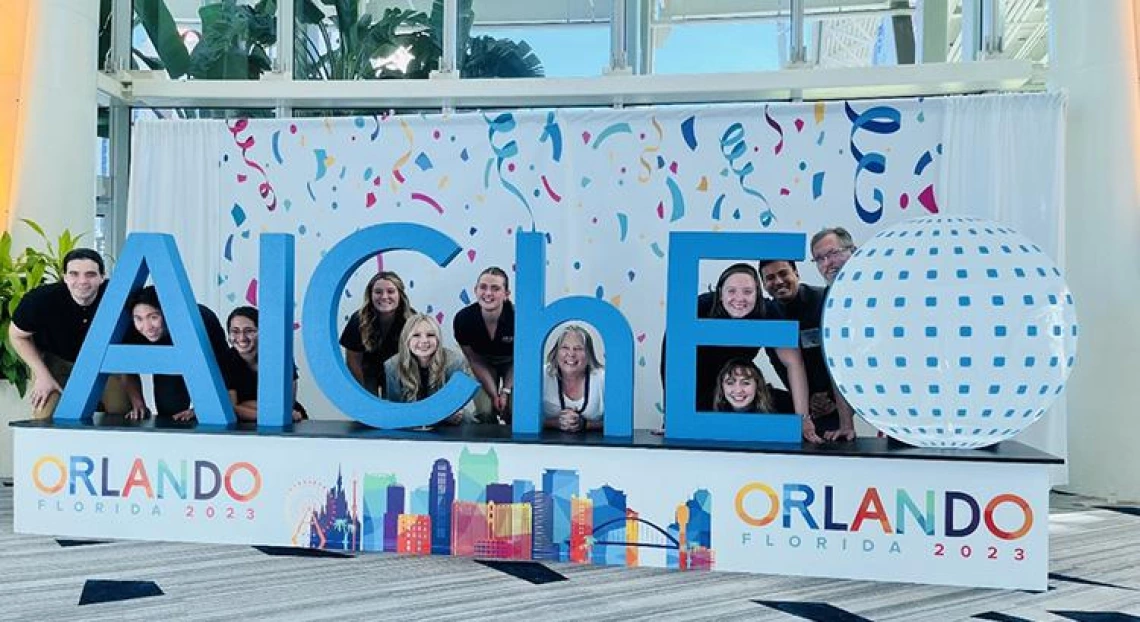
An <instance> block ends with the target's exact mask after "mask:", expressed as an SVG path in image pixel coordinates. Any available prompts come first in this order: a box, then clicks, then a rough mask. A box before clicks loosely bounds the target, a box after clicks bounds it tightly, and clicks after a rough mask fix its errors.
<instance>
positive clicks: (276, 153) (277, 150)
mask: <svg viewBox="0 0 1140 622" xmlns="http://www.w3.org/2000/svg"><path fill="white" fill-rule="evenodd" d="M273 159H274V160H277V163H278V164H284V163H285V160H283V159H281V130H277V131H276V132H273Z"/></svg>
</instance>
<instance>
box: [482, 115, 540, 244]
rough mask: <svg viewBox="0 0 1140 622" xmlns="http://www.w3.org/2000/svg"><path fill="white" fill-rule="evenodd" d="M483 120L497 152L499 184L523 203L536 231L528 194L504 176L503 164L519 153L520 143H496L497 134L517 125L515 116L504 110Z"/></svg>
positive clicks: (507, 131) (488, 137)
mask: <svg viewBox="0 0 1140 622" xmlns="http://www.w3.org/2000/svg"><path fill="white" fill-rule="evenodd" d="M483 120H485V121H486V122H487V142H488V143H490V145H491V151H492V152H494V154H495V172H496V173H498V175H499V185H501V186H502V187H503V189H504V190H506V191H507V192H509V193H510V194H512V195H514V197H515V198H516V199H518V200H519V203H522V204H523V207H525V208H526V213H527V214H528V215H529V216H530V230H531V231H534V230H535V229H536V226H537V225H536V223H535V219H534V210H532V209H531V207H530V203H529V202H528V201H527V200H526V196H524V195H523V193H522V191H520V190H519V188H518V186H516V185H514V184H513V183H511V182H510V181H509V180H508V179H507V178H506V177H504V176H503V164H505V163H506V161H507V160H509V159H511V158H513V157H515V156H517V155H518V154H519V145H518V143H517V142H515V141H513V140H510V141H507V142H506V143H505V144H503V145H498V144H496V143H495V135H496V134H509V133H510V132H513V131H514V129H515V126H516V123H515V117H514V115H513V114H511V113H509V112H504V113H503V114H500V115H499V116H497V117H495V118H494V119H490V118H488V117H487V116H486V115H483Z"/></svg>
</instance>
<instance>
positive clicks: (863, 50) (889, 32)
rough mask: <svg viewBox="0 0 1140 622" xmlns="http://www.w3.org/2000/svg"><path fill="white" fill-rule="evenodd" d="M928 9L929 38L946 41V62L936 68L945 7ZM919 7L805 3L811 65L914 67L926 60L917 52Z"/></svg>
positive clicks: (878, 1) (883, 1) (878, 0)
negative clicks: (938, 63) (922, 59)
mask: <svg viewBox="0 0 1140 622" xmlns="http://www.w3.org/2000/svg"><path fill="white" fill-rule="evenodd" d="M926 4H927V5H928V6H929V8H930V10H929V11H928V12H927V15H926V16H925V17H927V18H928V20H927V25H928V26H930V30H929V34H930V36H931V37H935V38H938V39H940V40H941V41H942V43H941V48H940V49H941V50H942V53H941V59H939V60H933V61H931V62H944V61H945V56H946V51H945V50H946V45H947V44H946V37H947V26H948V20H947V14H946V3H945V2H943V3H941V4H939V3H937V2H931V3H926ZM914 5H915V2H914V1H913V0H910V1H907V0H902V1H899V0H863V1H861V2H854V3H848V4H846V5H844V6H836V5H835V2H833V1H831V0H805V5H804V23H805V29H806V33H805V38H806V41H807V46H808V60H809V61H810V62H812V63H813V64H816V65H819V66H821V67H866V66H871V65H910V64H914V63H915V62H917V61H918V60H919V59H921V58H922V57H921V50H918V49H916V40H917V41H918V42H919V43H921V36H920V37H918V38H916V29H920V28H921V23H922V17H923V16H920V15H918V14H917V13H916V11H915V6H914ZM939 7H941V11H939V10H938V9H939ZM918 34H919V35H921V31H919V32H918Z"/></svg>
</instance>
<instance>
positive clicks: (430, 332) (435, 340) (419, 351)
mask: <svg viewBox="0 0 1140 622" xmlns="http://www.w3.org/2000/svg"><path fill="white" fill-rule="evenodd" d="M407 345H408V352H411V354H412V356H414V357H415V358H416V360H418V361H419V362H420V364H421V365H424V366H426V365H427V364H428V361H430V360H431V357H433V356H435V353H436V352H437V351H438V350H439V331H438V330H437V329H436V328H435V327H434V326H432V325H431V324H429V323H428V322H422V321H421V322H416V325H415V326H413V327H412V330H411V332H410V333H409V334H408V344H407Z"/></svg>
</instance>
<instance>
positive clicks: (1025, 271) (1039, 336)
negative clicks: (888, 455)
mask: <svg viewBox="0 0 1140 622" xmlns="http://www.w3.org/2000/svg"><path fill="white" fill-rule="evenodd" d="M823 348H824V356H825V360H826V361H827V365H828V367H829V368H830V369H831V373H832V378H833V379H834V380H835V383H836V386H837V388H838V389H839V390H840V392H841V393H842V394H843V396H844V397H845V398H846V399H847V401H848V402H850V403H851V405H852V407H853V408H854V409H855V411H856V412H857V413H858V414H859V415H860V416H861V417H863V418H864V419H865V420H866V421H868V422H869V423H870V424H872V425H874V426H875V427H877V428H878V429H880V430H882V431H883V432H885V433H886V434H888V435H890V436H891V437H894V438H897V439H899V440H902V441H904V442H907V443H911V444H914V445H918V446H924V447H959V448H973V447H984V446H987V445H991V444H994V443H997V442H999V441H1002V440H1005V439H1009V438H1012V437H1013V436H1015V435H1016V434H1018V433H1019V432H1020V431H1021V430H1023V429H1025V428H1026V427H1028V426H1029V425H1030V424H1032V423H1033V422H1035V421H1037V419H1038V418H1040V417H1041V415H1042V414H1044V413H1045V411H1046V410H1047V409H1048V408H1049V406H1050V405H1051V404H1052V402H1053V401H1054V400H1055V399H1056V398H1057V397H1058V396H1059V395H1060V394H1061V392H1062V391H1063V390H1064V386H1065V380H1066V379H1067V378H1068V376H1069V372H1070V371H1071V370H1072V367H1073V364H1074V362H1075V356H1076V351H1077V322H1076V310H1075V307H1074V304H1073V297H1072V295H1071V294H1070V292H1069V289H1068V287H1067V286H1066V284H1065V281H1064V278H1063V277H1062V276H1061V272H1060V271H1059V270H1058V269H1057V267H1056V265H1055V264H1054V263H1053V261H1052V260H1051V259H1050V258H1049V257H1048V256H1047V255H1046V254H1045V253H1043V252H1042V251H1041V249H1040V248H1039V247H1037V246H1036V245H1035V244H1033V243H1032V242H1031V241H1029V240H1028V239H1026V238H1024V237H1023V236H1021V235H1020V234H1018V233H1016V232H1015V231H1013V230H1012V229H1010V228H1009V227H1006V226H1004V225H1000V224H997V223H994V222H991V221H986V220H981V219H976V218H968V217H946V216H937V217H927V218H919V219H915V220H910V221H907V222H904V223H901V224H899V225H896V226H894V227H892V228H890V229H887V230H885V231H883V232H881V233H879V234H878V235H877V236H875V237H874V238H872V239H871V240H869V241H868V243H867V244H865V245H863V246H861V247H860V248H859V249H858V250H857V251H856V252H855V253H854V255H852V257H851V259H850V260H848V262H847V264H846V265H845V266H844V267H843V270H842V271H841V272H840V273H839V274H838V275H837V277H836V279H835V283H834V284H833V285H832V287H831V290H830V292H829V294H828V299H827V301H826V302H825V303H824V316H823Z"/></svg>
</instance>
